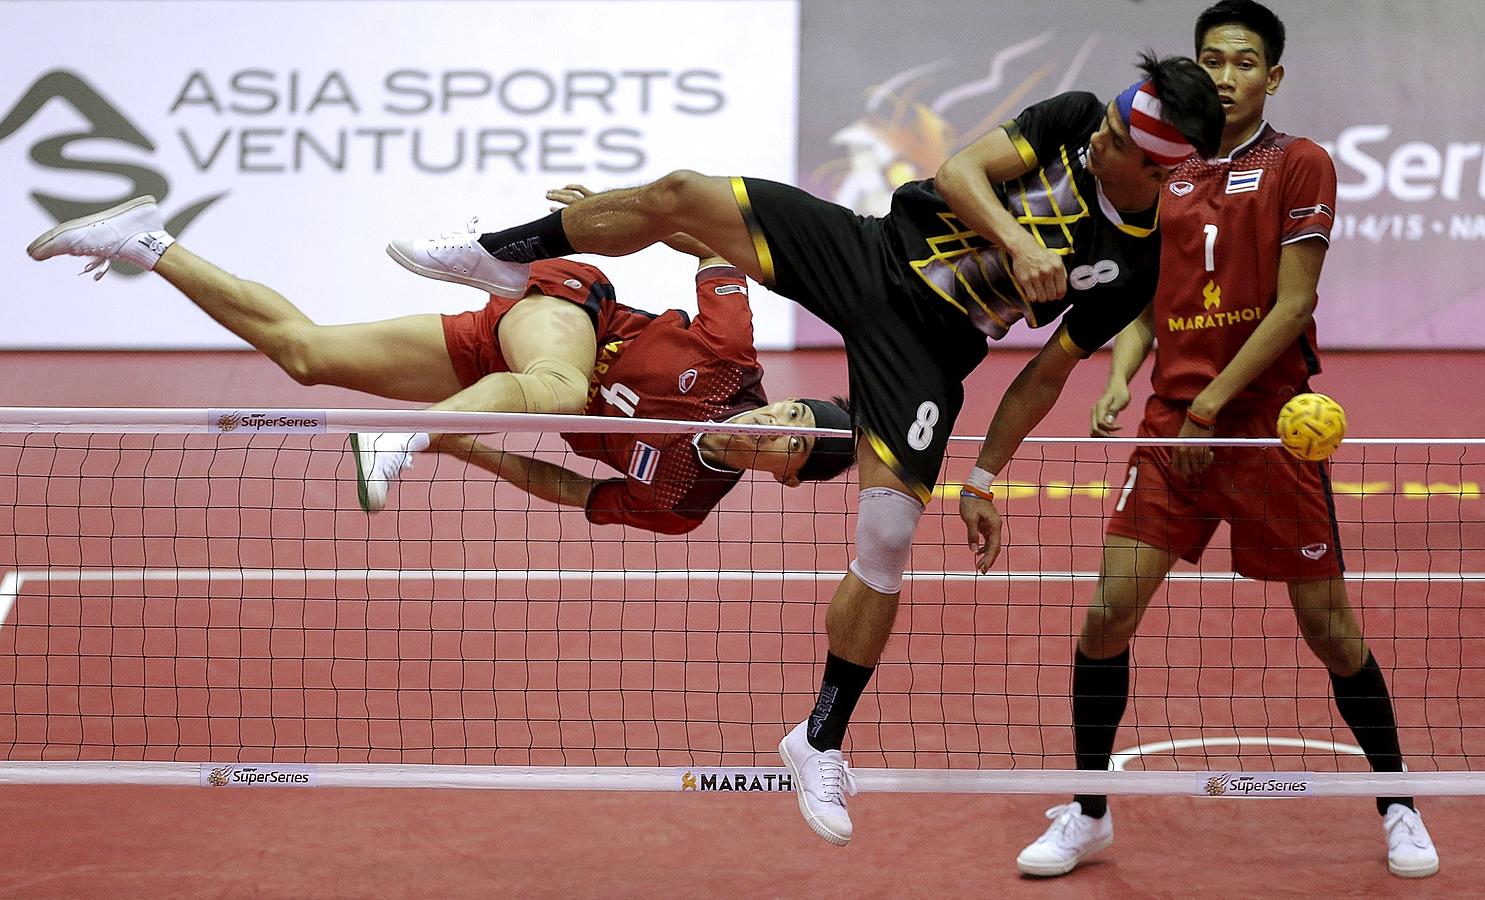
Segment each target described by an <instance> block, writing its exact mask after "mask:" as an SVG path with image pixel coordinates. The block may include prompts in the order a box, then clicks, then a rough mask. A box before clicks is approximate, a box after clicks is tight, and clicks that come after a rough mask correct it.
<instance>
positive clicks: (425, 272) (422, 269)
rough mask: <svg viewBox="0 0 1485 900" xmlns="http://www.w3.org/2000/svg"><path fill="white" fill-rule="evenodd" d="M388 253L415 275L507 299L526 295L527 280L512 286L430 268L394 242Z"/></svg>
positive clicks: (388, 246)
mask: <svg viewBox="0 0 1485 900" xmlns="http://www.w3.org/2000/svg"><path fill="white" fill-rule="evenodd" d="M387 255H388V256H390V257H392V260H393V261H394V262H396V263H397V265H399V266H401V267H402V268H404V269H406V270H408V271H409V272H411V273H413V274H414V275H421V276H423V277H424V278H432V279H434V280H435V281H447V282H449V283H450V284H462V285H464V286H465V287H472V288H475V289H477V290H481V291H485V292H486V293H490V294H494V295H495V296H497V297H504V298H505V299H507V300H520V299H521V298H522V297H525V296H526V284H525V282H522V284H521V286H520V287H519V288H512V287H505V286H504V285H499V284H495V283H494V282H492V281H480V280H479V279H477V278H468V277H465V276H462V275H453V274H450V273H449V272H444V271H442V270H440V269H430V268H428V267H427V266H424V265H419V264H418V263H416V262H414V261H413V260H411V259H409V258H407V257H406V256H403V255H402V251H400V250H398V249H397V247H396V246H395V245H393V244H388V245H387Z"/></svg>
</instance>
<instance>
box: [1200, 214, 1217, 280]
mask: <svg viewBox="0 0 1485 900" xmlns="http://www.w3.org/2000/svg"><path fill="white" fill-rule="evenodd" d="M1201 233H1202V234H1205V235H1206V236H1207V271H1208V272H1215V271H1217V226H1216V225H1212V224H1207V225H1203V226H1201Z"/></svg>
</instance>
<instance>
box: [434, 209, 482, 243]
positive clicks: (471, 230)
mask: <svg viewBox="0 0 1485 900" xmlns="http://www.w3.org/2000/svg"><path fill="white" fill-rule="evenodd" d="M479 226H480V217H479V216H470V217H469V221H468V222H465V223H464V230H463V231H445V232H443V233H442V234H440V235H439V236H438V237H437V239H436V240H437V241H438V243H439V244H443V245H446V246H458V245H460V244H467V243H469V236H470V235H471V234H473V235H478V234H479V233H480V230H479Z"/></svg>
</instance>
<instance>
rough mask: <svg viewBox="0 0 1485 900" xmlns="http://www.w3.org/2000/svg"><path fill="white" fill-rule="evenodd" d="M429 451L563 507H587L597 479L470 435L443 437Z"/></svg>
mask: <svg viewBox="0 0 1485 900" xmlns="http://www.w3.org/2000/svg"><path fill="white" fill-rule="evenodd" d="M429 449H432V450H436V451H437V452H439V453H446V454H448V455H449V456H455V457H458V458H460V459H462V460H464V461H465V462H467V463H469V464H470V465H472V466H474V467H475V468H478V469H484V470H485V471H486V472H489V473H491V474H492V475H495V476H496V477H498V478H501V479H504V480H505V481H508V482H510V483H511V484H513V485H515V486H516V487H518V488H520V489H521V490H523V491H525V492H526V493H528V494H530V495H532V496H533V497H540V498H541V499H542V500H546V501H547V502H549V503H556V504H558V505H560V506H576V507H578V508H579V509H583V508H586V507H587V505H588V495H589V494H591V493H592V491H593V486H594V485H596V484H598V480H597V479H596V478H589V477H588V476H586V475H580V474H578V473H577V472H574V471H572V470H571V469H565V468H563V467H562V466H559V465H556V464H554V463H549V462H546V461H544V460H540V459H533V458H531V457H529V456H522V455H521V454H519V453H508V452H506V451H504V450H496V449H495V448H493V447H487V446H485V445H484V444H481V443H480V442H479V441H477V440H475V439H474V436H473V435H468V434H445V435H440V436H439V437H438V439H437V440H436V441H434V443H433V445H432V447H430V448H429Z"/></svg>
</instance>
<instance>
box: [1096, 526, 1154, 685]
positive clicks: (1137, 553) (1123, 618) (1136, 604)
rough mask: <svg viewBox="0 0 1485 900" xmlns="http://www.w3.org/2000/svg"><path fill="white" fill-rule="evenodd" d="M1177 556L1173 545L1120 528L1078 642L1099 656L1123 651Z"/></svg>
mask: <svg viewBox="0 0 1485 900" xmlns="http://www.w3.org/2000/svg"><path fill="white" fill-rule="evenodd" d="M1176 559H1177V556H1176V554H1174V553H1172V552H1171V551H1169V550H1165V549H1162V548H1160V547H1156V546H1154V545H1152V544H1146V543H1143V542H1142V541H1137V540H1134V539H1133V538H1127V537H1123V536H1121V535H1117V534H1111V535H1108V536H1107V537H1106V538H1105V539H1104V544H1103V562H1102V564H1101V565H1100V567H1099V571H1098V585H1097V587H1095V588H1094V591H1093V601H1092V603H1090V604H1089V606H1088V612H1087V614H1086V615H1084V617H1083V631H1082V635H1081V636H1080V637H1079V639H1078V648H1079V649H1080V650H1082V652H1083V653H1084V654H1086V655H1087V656H1089V657H1092V658H1093V659H1108V658H1109V657H1111V656H1117V655H1119V654H1120V653H1123V652H1124V650H1125V649H1126V648H1127V647H1128V646H1129V642H1130V640H1131V639H1132V638H1133V637H1134V633H1135V631H1137V630H1138V629H1139V625H1140V620H1141V619H1143V618H1144V617H1145V610H1146V609H1148V608H1149V606H1150V598H1151V597H1153V596H1155V591H1156V589H1158V588H1159V587H1160V585H1161V584H1163V583H1164V582H1165V576H1166V575H1168V574H1170V570H1171V567H1172V566H1174V565H1175V564H1176Z"/></svg>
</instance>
